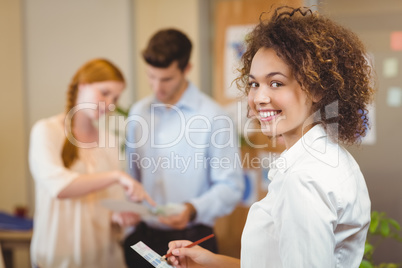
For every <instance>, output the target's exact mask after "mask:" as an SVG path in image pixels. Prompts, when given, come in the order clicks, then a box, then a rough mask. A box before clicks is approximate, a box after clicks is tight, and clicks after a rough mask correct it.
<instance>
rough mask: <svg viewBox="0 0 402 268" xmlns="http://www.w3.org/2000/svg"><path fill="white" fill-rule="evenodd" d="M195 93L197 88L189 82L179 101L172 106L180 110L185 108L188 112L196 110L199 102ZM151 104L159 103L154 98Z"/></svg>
mask: <svg viewBox="0 0 402 268" xmlns="http://www.w3.org/2000/svg"><path fill="white" fill-rule="evenodd" d="M197 93H198V88H197V87H196V86H194V84H193V83H191V82H190V81H189V82H188V86H187V88H186V90H185V91H184V93H183V95H182V96H181V98H180V100H179V101H178V102H177V103H176V104H174V106H176V107H177V108H180V109H182V108H187V109H190V110H198V107H199V105H200V101H199V97H198V96H197ZM152 104H161V102H160V101H159V100H158V99H157V98H156V97H154V99H153V101H152Z"/></svg>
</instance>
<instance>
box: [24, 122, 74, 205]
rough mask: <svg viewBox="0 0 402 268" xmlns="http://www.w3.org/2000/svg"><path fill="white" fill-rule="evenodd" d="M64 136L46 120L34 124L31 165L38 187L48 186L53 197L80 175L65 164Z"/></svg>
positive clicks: (31, 139) (30, 156) (31, 142)
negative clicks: (62, 154)
mask: <svg viewBox="0 0 402 268" xmlns="http://www.w3.org/2000/svg"><path fill="white" fill-rule="evenodd" d="M63 138H64V135H63V134H62V132H60V133H59V132H58V130H57V129H56V128H55V127H54V126H53V125H52V124H51V123H49V122H46V121H44V120H42V121H39V122H37V123H36V124H35V125H34V126H33V128H32V131H31V135H30V144H29V167H30V170H31V173H32V176H33V178H34V180H35V182H36V183H37V186H36V187H44V188H46V189H47V190H48V191H49V192H50V194H51V196H53V197H57V195H58V194H59V193H60V192H61V191H62V190H63V189H64V188H65V187H66V186H67V185H68V184H70V183H71V182H72V181H73V180H74V179H75V178H77V177H78V176H79V173H77V172H73V171H71V170H70V169H68V168H66V167H65V166H64V164H63V161H62V158H61V148H62V146H63V143H64V139H63Z"/></svg>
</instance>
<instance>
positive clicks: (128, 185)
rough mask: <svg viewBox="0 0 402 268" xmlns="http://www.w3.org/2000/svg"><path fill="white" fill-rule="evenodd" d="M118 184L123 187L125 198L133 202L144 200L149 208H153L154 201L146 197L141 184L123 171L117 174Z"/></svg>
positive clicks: (146, 194)
mask: <svg viewBox="0 0 402 268" xmlns="http://www.w3.org/2000/svg"><path fill="white" fill-rule="evenodd" d="M117 178H118V182H119V183H120V184H121V185H122V186H123V188H124V189H125V191H126V194H127V196H128V197H129V198H130V199H131V200H132V201H134V202H140V201H143V200H146V201H147V202H148V203H149V204H150V205H151V206H155V205H156V203H155V201H154V200H153V199H152V198H151V197H150V196H149V195H148V193H147V192H146V191H145V190H144V187H142V184H141V183H139V182H138V181H137V180H135V179H134V178H132V177H131V176H130V175H128V174H127V173H125V172H123V171H119V172H118V176H117Z"/></svg>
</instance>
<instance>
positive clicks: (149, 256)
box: [131, 241, 173, 268]
mask: <svg viewBox="0 0 402 268" xmlns="http://www.w3.org/2000/svg"><path fill="white" fill-rule="evenodd" d="M131 248H132V249H133V250H135V251H136V252H137V253H138V254H140V255H141V256H142V257H143V258H144V259H146V260H147V261H148V262H149V263H150V264H152V266H153V267H156V268H173V266H171V265H169V264H168V263H167V262H166V261H165V260H162V257H161V256H160V255H159V254H158V253H156V252H155V251H153V250H152V249H151V248H149V247H148V246H147V245H145V244H144V243H143V242H142V241H140V242H138V243H137V244H135V245H132V246H131Z"/></svg>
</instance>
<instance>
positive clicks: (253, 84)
mask: <svg viewBox="0 0 402 268" xmlns="http://www.w3.org/2000/svg"><path fill="white" fill-rule="evenodd" d="M248 85H249V87H251V88H255V87H258V83H256V82H249V83H248Z"/></svg>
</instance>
